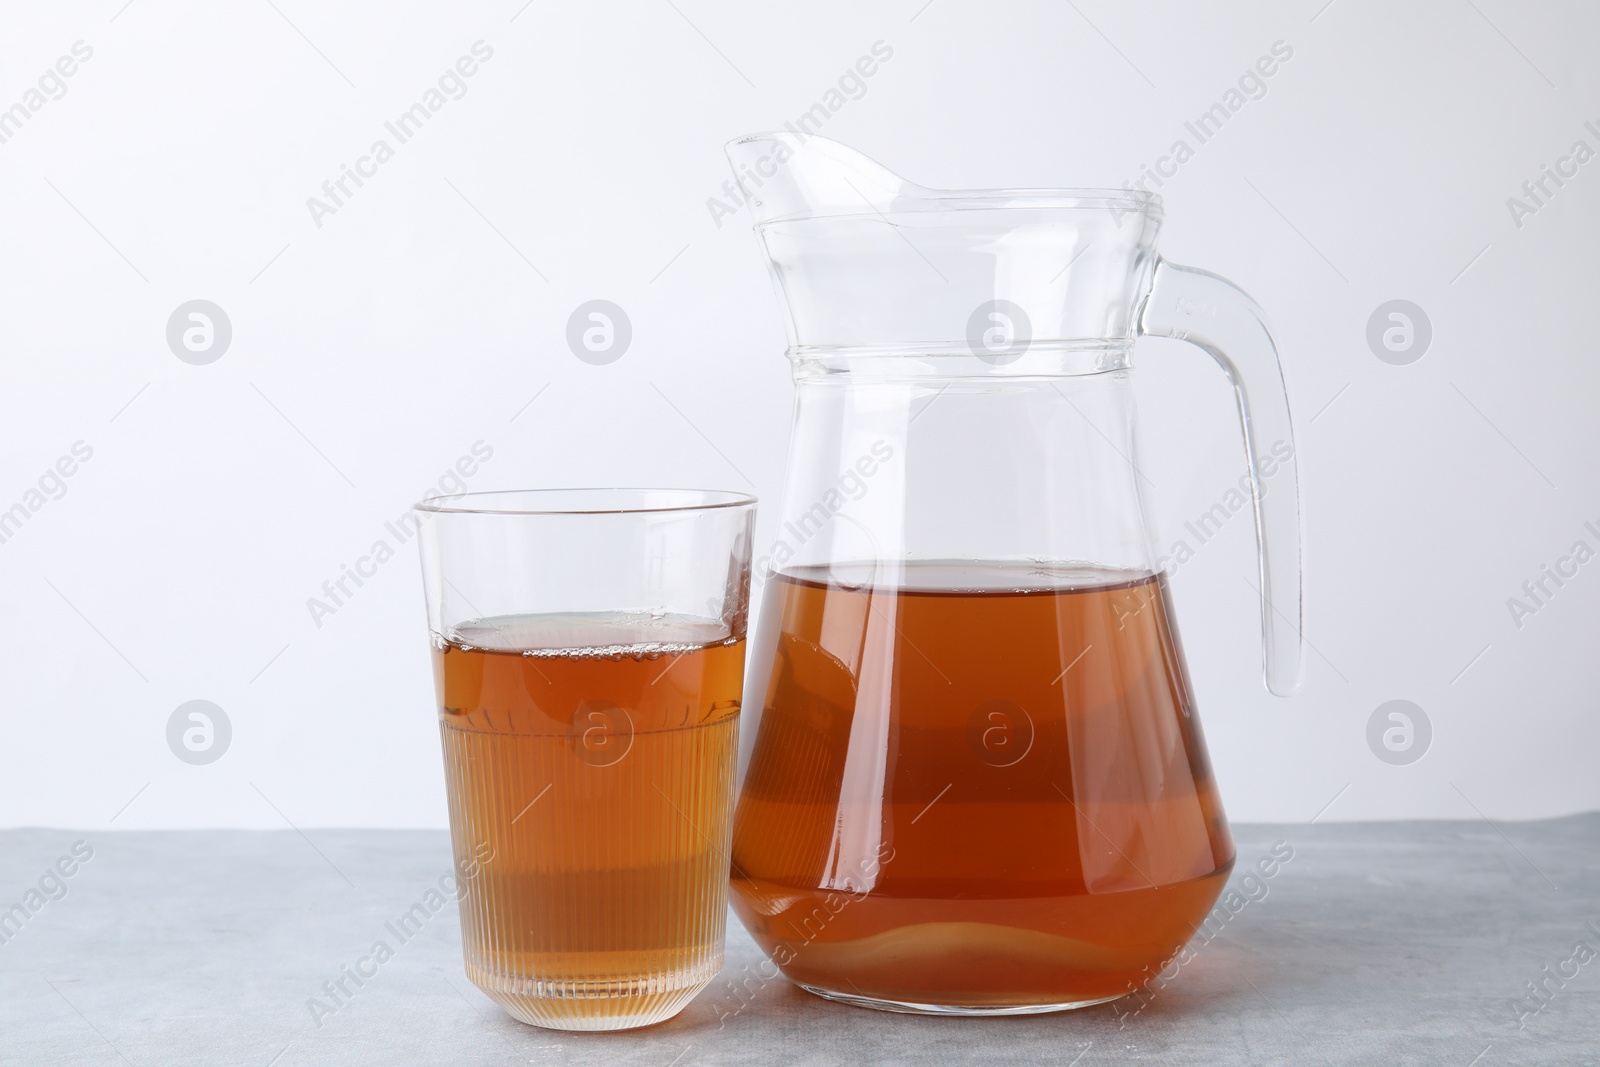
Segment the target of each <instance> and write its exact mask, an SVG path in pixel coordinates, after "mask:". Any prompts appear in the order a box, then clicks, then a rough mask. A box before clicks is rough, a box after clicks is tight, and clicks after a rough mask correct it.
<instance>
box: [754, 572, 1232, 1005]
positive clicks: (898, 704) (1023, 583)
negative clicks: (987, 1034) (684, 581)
mask: <svg viewBox="0 0 1600 1067" xmlns="http://www.w3.org/2000/svg"><path fill="white" fill-rule="evenodd" d="M869 567H870V565H863V566H861V567H854V568H850V567H846V568H839V567H835V568H833V569H832V570H831V571H829V570H824V569H820V568H819V569H815V570H811V569H802V570H798V571H795V572H794V573H791V574H787V575H780V576H778V577H777V578H776V579H775V580H774V581H773V582H772V583H771V584H769V586H768V588H767V592H766V597H765V604H764V607H763V611H764V617H763V619H762V626H761V628H760V629H759V630H758V640H759V641H760V642H761V644H760V645H759V646H758V648H757V652H756V655H755V657H754V659H753V661H752V668H753V670H754V671H763V670H765V671H767V672H769V673H768V674H767V675H766V677H765V679H764V680H763V679H762V678H761V677H754V678H753V679H752V688H751V693H752V694H755V693H761V692H764V696H765V699H764V704H765V706H764V707H763V709H762V714H761V717H760V721H759V726H758V727H757V728H756V729H755V731H754V737H753V739H747V744H749V745H750V746H751V751H750V753H749V764H748V769H747V772H746V775H745V779H744V781H743V784H742V787H741V793H740V797H739V802H738V807H737V810H736V814H735V819H734V835H733V852H732V866H733V882H732V885H733V890H734V906H735V908H736V910H737V911H738V913H739V916H740V918H741V919H742V920H743V921H744V923H745V925H746V926H747V927H748V928H749V930H750V932H751V934H752V935H753V936H754V937H755V939H756V941H757V942H758V943H759V944H760V945H761V947H762V948H763V949H764V950H765V951H766V952H767V953H768V955H770V956H771V957H772V958H773V960H774V961H775V962H776V963H777V964H778V965H779V967H780V968H781V969H782V970H783V972H784V973H785V974H786V975H787V976H788V977H789V978H790V979H792V980H793V981H795V982H797V983H799V984H800V985H802V986H803V987H805V988H808V989H810V990H812V991H813V992H819V993H822V994H824V995H831V996H835V997H837V998H839V999H846V1000H851V999H854V1000H858V1001H863V1002H869V1003H874V1004H875V1005H876V1006H879V1007H902V1008H909V1009H912V1010H924V1011H941V1010H943V1011H956V1012H1004V1011H1039V1010H1052V1009H1056V1008H1062V1007H1073V1006H1082V1005H1085V1004H1091V1003H1098V1002H1101V1001H1105V1000H1109V999H1112V998H1115V997H1117V996H1121V995H1123V994H1126V993H1128V992H1130V991H1132V990H1133V989H1135V988H1136V987H1138V985H1140V984H1141V983H1142V982H1144V981H1146V980H1147V979H1148V978H1149V977H1150V976H1152V975H1153V974H1155V973H1157V972H1158V971H1159V970H1160V969H1161V968H1162V966H1163V964H1164V963H1165V962H1166V961H1167V960H1169V959H1170V958H1171V957H1172V956H1173V955H1174V954H1175V953H1176V952H1177V950H1178V949H1179V948H1180V947H1181V946H1182V945H1183V944H1184V943H1185V942H1186V941H1188V939H1189V938H1190V937H1191V936H1192V935H1193V933H1194V932H1195V930H1196V928H1197V927H1198V925H1199V923H1200V922H1201V920H1202V919H1203V918H1204V916H1205V915H1206V913H1207V911H1208V909H1209V908H1210V907H1211V906H1212V904H1213V903H1214V902H1215V901H1216V898H1217V896H1218V894H1219V893H1220V892H1221V890H1222V888H1223V883H1224V881H1225V880H1226V878H1227V875H1228V872H1229V871H1230V869H1231V868H1232V866H1233V859H1234V849H1233V842H1232V839H1231V837H1230V835H1229V832H1228V827H1227V822H1226V820H1225V818H1224V816H1223V812H1222V805H1221V803H1220V801H1219V799H1218V796H1217V792H1216V788H1215V785H1214V784H1213V782H1212V776H1211V768H1210V765H1209V762H1208V760H1207V756H1206V751H1205V744H1204V741H1203V739H1202V737H1201V733H1200V725H1199V722H1198V721H1197V720H1196V718H1195V714H1194V709H1193V706H1192V701H1191V698H1190V690H1189V682H1188V678H1187V675H1186V672H1185V668H1184V666H1183V660H1182V657H1181V654H1180V652H1179V647H1178V641H1177V637H1176V634H1175V632H1174V630H1173V626H1172V622H1171V619H1170V618H1169V616H1168V612H1167V606H1166V604H1167V591H1166V583H1165V581H1164V579H1162V578H1160V577H1158V576H1150V575H1137V574H1128V573H1120V572H1108V571H1096V570H1090V569H1086V568H1079V569H1075V570H1069V569H1059V568H1058V569H1049V568H1039V567H1035V566H1033V565H1030V564H1025V563H1019V564H962V563H937V562H930V563H909V564H902V565H895V566H892V567H884V566H879V567H878V568H877V570H876V572H874V571H872V570H871V569H868V568H869ZM753 725H754V724H748V725H747V730H749V729H750V726H753Z"/></svg>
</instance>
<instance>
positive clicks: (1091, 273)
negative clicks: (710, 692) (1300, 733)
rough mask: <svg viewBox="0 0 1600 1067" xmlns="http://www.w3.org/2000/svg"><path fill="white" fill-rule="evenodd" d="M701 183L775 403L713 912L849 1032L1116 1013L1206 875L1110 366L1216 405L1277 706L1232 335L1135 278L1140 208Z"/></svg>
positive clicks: (1078, 196) (1283, 469)
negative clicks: (1221, 401)
mask: <svg viewBox="0 0 1600 1067" xmlns="http://www.w3.org/2000/svg"><path fill="white" fill-rule="evenodd" d="M728 153H729V156H730V158H731V160H732V162H733V167H734V174H735V176H736V179H737V180H738V181H739V184H740V187H741V190H742V191H743V193H744V195H745V196H746V197H747V199H748V207H749V208H750V210H751V212H752V213H753V215H754V216H755V220H756V227H755V228H756V231H757V233H758V235H759V237H760V239H761V242H762V245H763V248H764V250H765V251H766V254H767V256H768V260H769V263H770V267H771V273H772V277H773V280H774V282H775V284H776V287H777V291H778V294H779V297H780V300H781V302H782V305H783V307H784V310H785V318H786V323H787V326H788V336H789V345H790V347H789V357H790V360H791V362H792V364H793V371H794V380H795V382H796V399H795V409H794V421H793V429H792V434H793V435H792V438H791V447H790V453H789V468H788V476H787V485H786V490H785V495H784V503H783V512H782V515H781V517H780V526H779V538H778V541H777V543H776V544H775V545H774V547H773V550H772V552H771V553H770V554H769V555H768V556H766V557H765V558H762V559H760V560H758V561H757V563H756V565H755V575H756V581H757V582H759V583H761V584H763V585H764V589H763V596H762V600H763V606H762V610H761V615H760V618H759V620H758V624H757V626H756V630H755V636H754V638H753V641H752V644H751V650H750V653H751V654H750V664H749V674H748V677H747V681H746V687H745V700H744V708H745V711H744V714H745V716H746V719H745V723H744V726H743V728H742V731H741V732H742V735H743V739H742V749H743V751H742V753H741V757H742V758H741V779H740V792H739V800H738V807H737V811H736V814H735V821H734V831H733V844H732V850H731V867H732V871H731V876H732V888H733V894H734V904H735V908H736V910H737V911H738V913H739V916H740V918H741V919H742V920H743V921H744V924H745V925H746V927H748V929H749V930H750V933H751V934H752V936H753V937H754V938H755V940H756V941H757V943H758V944H759V945H760V946H761V948H762V949H763V950H764V951H765V952H766V953H767V954H768V955H769V956H770V957H771V958H772V960H773V962H774V963H775V964H776V965H777V966H778V967H779V968H780V969H781V970H782V971H783V973H784V974H785V975H786V976H788V977H789V978H790V979H791V980H792V981H794V982H796V983H797V984H799V985H800V986H801V987H802V988H804V989H806V990H809V991H810V992H813V993H817V994H819V995H821V996H824V997H829V998H832V999H835V1000H840V1001H845V1002H848V1003H853V1004H859V1005H865V1006H870V1007H877V1008H884V1009H889V1010H896V1011H912V1012H926V1013H941V1014H1010V1013H1026V1012H1045V1011H1058V1010H1062V1009H1067V1008H1076V1007H1084V1006H1087V1005H1090V1004H1098V1003H1102V1002H1105V1001H1108V1000H1112V999H1115V998H1116V997H1119V996H1122V995H1125V994H1127V993H1129V992H1131V991H1133V990H1135V989H1136V988H1137V987H1138V985H1139V983H1141V982H1142V981H1146V980H1148V978H1149V977H1151V976H1153V975H1154V974H1156V973H1158V972H1160V971H1161V970H1162V968H1163V967H1164V966H1165V965H1166V964H1167V963H1168V962H1169V961H1170V960H1171V959H1172V958H1173V957H1174V956H1175V955H1176V954H1177V953H1178V952H1179V950H1180V949H1181V948H1182V946H1183V945H1184V944H1185V943H1186V942H1187V941H1188V940H1189V938H1190V937H1191V936H1192V935H1193V934H1194V932H1195V930H1196V929H1197V927H1198V925H1199V924H1200V922H1201V921H1202V920H1203V919H1204V917H1205V916H1206V914H1207V912H1208V911H1209V910H1210V909H1211V907H1212V905H1213V904H1214V903H1215V902H1216V899H1217V897H1218V895H1219V893H1220V892H1221V891H1222V888H1223V884H1224V882H1225V881H1226V879H1227V877H1228V873H1229V871H1230V870H1231V869H1232V867H1233V862H1234V847H1233V842H1232V838H1231V837H1230V835H1229V832H1228V825H1227V821H1226V818H1225V817H1224V815H1223V811H1222V805H1221V802H1220V800H1219V797H1218V793H1217V790H1216V786H1215V784H1214V782H1213V780H1212V774H1211V767H1210V763H1209V760H1208V758H1207V755H1206V748H1205V742H1204V740H1203V738H1202V735H1201V731H1200V723H1199V721H1198V719H1197V718H1196V712H1195V706H1194V700H1193V697H1192V694H1191V691H1190V684H1189V679H1188V674H1187V670H1186V668H1185V665H1184V661H1183V654H1182V651H1181V647H1180V644H1179V641H1178V634H1177V629H1176V627H1175V626H1174V623H1173V617H1172V613H1171V596H1170V593H1169V592H1168V586H1167V583H1166V580H1165V577H1164V575H1163V574H1162V572H1161V568H1160V567H1159V566H1158V565H1157V562H1156V555H1155V553H1154V552H1153V551H1152V546H1151V539H1150V536H1149V534H1148V532H1147V529H1146V523H1145V519H1144V506H1143V503H1142V501H1141V484H1140V483H1141V479H1142V476H1141V474H1140V473H1139V469H1138V466H1137V460H1136V453H1135V448H1134V439H1133V422H1134V418H1133V408H1132V397H1131V393H1130V381H1129V374H1130V369H1129V368H1130V359H1129V357H1130V354H1131V352H1132V349H1133V344H1134V341H1135V340H1136V338H1138V337H1140V336H1145V335H1151V336H1163V337H1176V338H1181V339H1184V340H1188V341H1190V342H1193V343H1194V344H1195V345H1197V346H1198V347H1200V348H1201V349H1203V350H1204V351H1206V352H1207V353H1209V354H1210V355H1211V356H1212V357H1213V358H1214V359H1215V360H1216V361H1217V362H1218V363H1219V364H1221V365H1222V367H1223V369H1224V370H1225V371H1226V372H1227V374H1228V376H1229V378H1230V379H1231V381H1232V383H1233V385H1234V388H1235V391H1236V394H1237V397H1238V409H1239V415H1240V421H1241V425H1242V427H1243V431H1244V444H1245V452H1246V455H1247V457H1248V459H1249V465H1250V476H1251V480H1252V485H1253V490H1254V492H1253V496H1254V500H1253V504H1254V513H1255V520H1256V528H1257V537H1258V545H1259V547H1260V553H1261V556H1260V560H1261V570H1260V593H1261V605H1262V608H1261V611H1262V615H1261V617H1262V631H1263V651H1264V659H1265V675H1266V681H1267V685H1268V687H1269V688H1270V689H1271V690H1272V691H1273V692H1275V693H1278V694H1280V695H1288V694H1289V693H1291V692H1292V691H1293V690H1294V689H1295V688H1296V687H1297V686H1298V684H1299V677H1300V671H1301V639H1300V631H1299V626H1300V558H1299V557H1300V541H1299V517H1298V498H1297V486H1296V473H1295V463H1294V451H1293V438H1292V434H1291V427H1290V420H1289V408H1288V399H1287V396H1286V395H1285V391H1284V386H1283V379H1282V375H1281V372H1280V370H1279V367H1278V358H1277V352H1276V349H1275V347H1274V345H1273V341H1272V338H1271V336H1270V335H1269V333H1268V331H1267V328H1266V325H1265V323H1264V322H1263V319H1262V315H1261V312H1260V311H1259V310H1258V309H1257V307H1256V306H1255V304H1254V303H1253V302H1252V301H1251V300H1250V299H1249V297H1247V296H1246V295H1245V294H1244V293H1242V292H1241V291H1240V290H1239V289H1237V288H1235V287H1234V286H1233V285H1232V284H1230V283H1229V282H1227V281H1224V280H1223V279H1221V278H1219V277H1217V276H1215V275H1212V274H1208V273H1205V272H1203V271H1198V270H1192V269H1189V268H1186V267H1179V266H1174V265H1172V264H1169V263H1165V262H1163V261H1162V260H1160V259H1159V258H1158V257H1157V255H1156V253H1155V238H1156V232H1157V229H1158V227H1159V224H1160V221H1161V205H1160V200H1159V198H1158V197H1156V196H1154V195H1152V194H1148V193H1143V192H1138V191H1134V190H1125V189H1114V190H1090V189H1059V190H1058V189H1049V190H1035V189H1026V190H961V191H941V190H932V189H925V188H922V187H919V186H916V185H913V184H911V183H910V182H907V181H904V180H903V179H901V178H899V177H897V176H896V175H894V174H891V173H890V172H888V171H887V170H885V169H884V168H882V167H880V166H878V165H877V164H876V163H874V162H872V161H871V160H868V159H867V158H865V157H864V156H862V155H860V154H859V153H856V152H854V151H852V150H850V149H848V148H845V147H844V146H842V145H839V144H837V143H834V142H831V141H828V140H825V139H823V138H820V137H803V136H801V135H799V134H796V133H777V134H757V135H752V136H749V137H745V138H741V139H740V140H737V141H735V142H733V143H731V144H730V145H729V146H728ZM1274 468H1276V472H1275V473H1274ZM1269 473H1272V474H1273V482H1274V485H1273V491H1272V493H1271V494H1270V495H1269V494H1267V493H1266V492H1265V491H1264V489H1265V481H1264V477H1265V475H1266V474H1269Z"/></svg>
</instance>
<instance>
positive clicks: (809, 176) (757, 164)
mask: <svg viewBox="0 0 1600 1067" xmlns="http://www.w3.org/2000/svg"><path fill="white" fill-rule="evenodd" d="M726 151H727V154H728V162H729V163H730V164H731V165H732V167H733V175H734V184H735V186H736V187H737V189H738V192H739V196H740V198H741V201H740V202H741V203H743V204H744V206H745V207H747V208H748V209H749V211H750V215H751V217H752V218H753V219H754V220H755V221H756V222H757V223H758V224H760V223H766V222H771V221H773V220H776V219H784V218H802V217H806V216H815V215H833V214H847V213H852V212H861V211H889V210H893V209H894V206H895V201H896V200H897V199H904V198H911V199H915V198H916V197H918V196H919V195H924V194H926V193H927V192H928V191H927V190H923V189H922V188H921V187H920V186H915V185H912V184H911V183H909V182H907V181H905V180H904V179H902V178H900V176H899V175H897V174H895V173H893V172H892V171H890V170H889V169H888V168H886V167H884V166H881V165H880V164H878V163H876V162H874V161H873V160H871V159H869V158H867V157H866V156H864V155H862V154H861V153H860V152H857V151H856V150H855V149H853V148H847V147H846V146H844V145H842V144H840V143H839V142H837V141H830V140H828V139H827V138H825V137H807V136H804V135H801V134H795V133H789V132H785V131H779V132H772V133H752V134H748V135H746V136H744V137H740V138H737V139H735V140H732V141H729V142H728V144H727V148H726Z"/></svg>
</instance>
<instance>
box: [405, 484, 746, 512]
mask: <svg viewBox="0 0 1600 1067" xmlns="http://www.w3.org/2000/svg"><path fill="white" fill-rule="evenodd" d="M652 498H655V499H652ZM521 501H525V502H526V503H525V504H522V503H519V502H521ZM756 503H757V499H756V497H755V496H754V495H753V494H751V493H741V492H738V491H736V490H732V489H647V488H637V487H634V488H622V487H617V488H607V487H601V486H593V487H582V488H576V489H488V490H478V491H474V492H467V493H448V494H443V495H440V496H429V497H424V498H423V499H421V500H419V501H417V502H416V503H415V504H413V505H412V506H411V509H412V510H413V511H421V512H426V513H428V514H432V515H512V516H516V515H526V516H535V515H544V516H555V515H649V514H658V513H662V512H673V511H683V512H689V511H714V510H717V509H720V508H740V507H752V506H754V505H755V504H756Z"/></svg>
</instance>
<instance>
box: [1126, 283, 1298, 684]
mask: <svg viewBox="0 0 1600 1067" xmlns="http://www.w3.org/2000/svg"><path fill="white" fill-rule="evenodd" d="M1138 321H1139V332H1140V333H1141V334H1144V335H1147V336H1150V337H1173V338H1177V339H1178V340H1180V341H1188V342H1189V343H1190V344H1192V345H1196V346H1198V347H1200V348H1202V349H1204V350H1205V351H1206V352H1208V353H1210V355H1211V358H1212V359H1215V360H1216V361H1217V363H1218V364H1219V365H1220V366H1221V367H1222V369H1223V371H1224V372H1225V373H1226V374H1227V375H1228V380H1229V381H1230V382H1232V384H1233V392H1234V397H1235V398H1236V400H1237V402H1238V407H1239V424H1240V428H1241V429H1242V430H1243V433H1244V450H1245V457H1246V458H1247V459H1248V461H1249V464H1250V491H1251V498H1252V503H1253V505H1254V511H1255V519H1256V548H1257V550H1258V553H1259V562H1260V583H1261V584H1260V589H1259V592H1260V594H1261V656H1262V673H1263V676H1264V678H1265V680H1266V683H1267V688H1268V689H1269V690H1271V691H1272V692H1273V693H1275V694H1277V695H1278V696H1290V695H1291V694H1293V693H1294V692H1295V690H1297V689H1299V688H1300V681H1301V677H1302V672H1303V669H1304V668H1303V658H1304V648H1303V642H1304V638H1303V636H1302V634H1301V605H1300V602H1301V585H1300V482H1299V477H1298V473H1297V470H1296V455H1295V451H1294V426H1293V424H1292V422H1291V421H1290V418H1289V395H1288V391H1287V390H1286V389H1285V387H1284V383H1283V370H1282V368H1281V367H1280V366H1279V364H1278V348H1277V345H1276V344H1274V343H1273V340H1272V334H1271V332H1270V331H1269V330H1268V329H1267V322H1266V316H1265V315H1264V314H1263V313H1262V311H1261V309H1260V308H1259V307H1258V306H1257V305H1256V302H1255V301H1254V300H1252V299H1250V297H1249V296H1248V295H1247V294H1246V293H1245V292H1244V291H1243V290H1242V289H1240V288H1239V287H1238V286H1236V285H1234V284H1233V283H1232V282H1230V281H1228V280H1227V279H1226V278H1222V277H1219V276H1217V275H1215V274H1212V273H1210V272H1209V271H1203V270H1196V269H1195V268H1193V267H1181V266H1178V265H1176V264H1173V263H1167V262H1165V261H1158V262H1157V264H1156V268H1155V272H1154V276H1153V278H1152V281H1151V286H1150V293H1149V295H1148V296H1147V297H1146V298H1145V302H1144V306H1143V307H1142V308H1141V309H1140V311H1139V320H1138ZM1264 464H1265V467H1266V469H1265V470H1263V465H1264ZM1274 467H1275V468H1276V472H1275V473H1274ZM1267 477H1271V478H1272V480H1273V482H1274V483H1275V484H1274V486H1273V492H1271V493H1268V492H1267V481H1266V478H1267Z"/></svg>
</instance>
